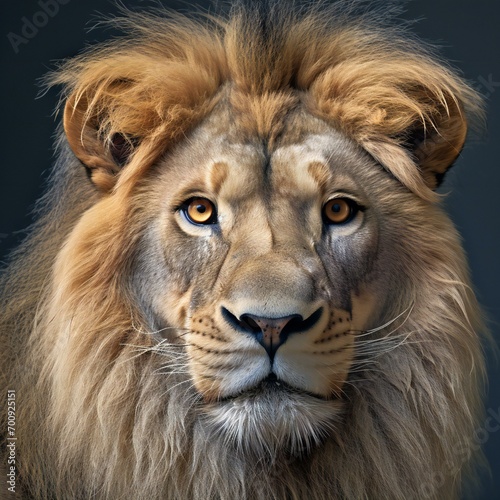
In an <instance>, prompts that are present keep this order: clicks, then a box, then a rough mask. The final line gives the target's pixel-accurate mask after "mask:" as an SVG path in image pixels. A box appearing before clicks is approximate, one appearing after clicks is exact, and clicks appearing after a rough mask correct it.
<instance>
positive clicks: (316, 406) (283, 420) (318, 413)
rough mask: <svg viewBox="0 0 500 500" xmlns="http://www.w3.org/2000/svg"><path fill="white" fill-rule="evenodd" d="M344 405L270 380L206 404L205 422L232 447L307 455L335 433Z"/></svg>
mask: <svg viewBox="0 0 500 500" xmlns="http://www.w3.org/2000/svg"><path fill="white" fill-rule="evenodd" d="M342 406H343V405H342V402H341V401H340V400H338V399H331V400H328V399H324V398H320V397H318V396H315V395H313V394H309V393H307V392H303V391H300V390H298V389H295V388H292V387H290V386H289V385H287V384H284V383H282V382H280V381H277V380H276V379H266V380H264V381H262V382H261V383H260V384H259V385H258V386H257V387H255V388H253V389H251V390H248V391H245V392H244V393H241V394H238V395H235V396H233V397H230V398H225V399H223V400H219V401H217V402H213V403H208V404H206V405H205V418H206V421H205V422H204V423H205V424H206V425H207V427H208V428H209V429H210V431H212V432H213V433H214V434H216V435H217V437H218V438H219V439H221V438H222V439H223V440H224V441H225V444H226V445H229V446H235V447H237V448H238V450H239V451H244V452H247V453H255V454H257V455H259V456H269V457H273V456H276V455H277V454H280V453H287V454H292V455H303V454H304V453H308V452H309V451H310V450H311V449H313V448H314V447H317V446H320V445H321V443H322V442H323V440H324V439H325V438H326V437H327V436H328V435H330V434H331V433H332V432H334V430H335V426H336V424H337V423H338V422H339V421H340V417H341V412H342Z"/></svg>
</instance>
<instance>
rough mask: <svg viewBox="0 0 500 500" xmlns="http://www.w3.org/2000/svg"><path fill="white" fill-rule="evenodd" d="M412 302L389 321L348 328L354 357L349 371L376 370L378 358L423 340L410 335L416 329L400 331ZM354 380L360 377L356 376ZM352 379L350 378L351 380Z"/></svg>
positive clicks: (407, 317) (412, 305)
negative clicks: (364, 327)
mask: <svg viewBox="0 0 500 500" xmlns="http://www.w3.org/2000/svg"><path fill="white" fill-rule="evenodd" d="M414 305H415V304H414V302H412V303H411V304H410V305H409V306H408V307H407V308H406V309H405V310H404V311H402V312H401V313H399V314H398V315H397V316H395V317H394V318H392V319H391V320H390V321H387V322H386V323H384V324H382V325H380V326H378V327H376V328H371V329H369V330H349V331H348V332H349V333H350V334H352V335H354V336H355V358H354V360H353V364H352V366H351V369H350V370H349V373H350V374H351V375H352V374H359V373H364V372H366V371H367V370H368V369H369V370H370V371H372V372H374V371H378V368H377V366H378V364H379V358H380V357H381V356H383V355H385V354H387V353H389V352H391V351H394V350H395V349H398V348H400V347H401V346H404V345H408V344H415V343H421V342H423V341H422V340H421V339H419V340H413V339H412V336H413V334H415V333H416V332H417V330H409V331H404V332H400V330H402V329H403V327H404V326H405V325H406V324H407V323H408V321H409V318H410V316H411V313H412V311H413V308H414ZM400 319H402V321H400V322H399V323H398V324H397V325H396V326H395V327H394V328H393V329H391V330H389V331H387V332H385V333H384V334H383V335H381V336H380V335H379V336H377V335H376V334H377V333H379V332H382V331H383V330H386V329H388V328H389V327H391V325H394V324H395V323H396V322H398V320H400ZM355 380H356V381H360V380H361V379H360V378H358V377H356V378H355ZM351 381H352V380H351Z"/></svg>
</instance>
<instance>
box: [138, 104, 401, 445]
mask: <svg viewBox="0 0 500 500" xmlns="http://www.w3.org/2000/svg"><path fill="white" fill-rule="evenodd" d="M228 117H229V118H228ZM225 120H226V121H225ZM236 121H237V120H236ZM231 122H233V123H234V122H235V118H234V117H230V114H228V113H227V112H225V113H223V112H221V111H219V112H215V113H214V114H213V115H212V116H211V117H210V118H209V119H208V120H206V121H205V123H204V124H203V125H201V126H200V127H199V128H198V129H197V130H196V131H195V132H194V133H193V134H192V136H191V137H190V138H189V139H188V140H187V141H185V142H184V143H182V144H180V145H179V146H178V147H177V148H176V149H175V150H174V151H173V152H172V153H170V154H168V155H167V156H166V157H164V158H163V159H162V160H161V161H160V162H158V164H157V166H156V168H155V169H154V172H153V173H152V175H151V176H150V180H147V181H146V183H145V185H144V186H142V187H141V189H142V190H143V191H144V192H146V191H148V192H150V193H151V196H150V198H149V200H150V201H148V208H147V211H148V215H147V216H146V217H143V219H144V220H147V221H150V222H148V225H147V227H145V228H144V232H143V237H142V240H141V242H140V244H139V246H140V248H141V250H140V251H139V252H138V253H139V254H140V257H138V260H137V263H136V272H135V274H134V278H133V283H134V286H135V289H136V290H137V293H138V295H139V297H140V299H139V301H140V303H141V304H142V307H143V309H144V311H146V313H147V314H148V315H149V322H150V323H151V324H153V325H154V328H153V330H155V331H157V332H159V334H158V337H160V336H161V337H162V340H160V342H161V341H163V342H168V343H178V344H179V345H180V346H184V347H185V350H186V353H187V358H186V359H187V365H188V371H189V375H190V377H191V378H192V381H193V384H194V387H195V388H196V391H197V392H198V393H199V394H200V395H201V396H202V399H203V401H204V404H203V408H204V412H205V414H206V415H205V416H208V420H207V421H208V422H212V423H213V424H214V425H215V426H217V428H219V429H222V430H228V431H230V432H231V433H233V431H234V433H236V434H237V435H240V436H245V435H248V434H247V431H253V433H254V435H255V434H257V435H262V441H263V442H267V443H269V441H270V439H269V438H265V437H264V436H265V434H266V432H267V433H269V435H270V436H274V438H273V439H275V438H276V435H279V436H280V438H279V439H278V441H280V440H281V438H283V439H285V438H286V439H289V438H290V437H293V439H294V440H295V441H296V442H299V441H300V440H301V439H310V438H311V437H316V436H318V435H321V434H322V433H323V432H324V431H325V430H327V429H328V428H330V427H331V426H332V423H333V422H335V420H336V419H337V418H338V414H339V411H340V409H341V407H342V404H341V396H342V392H343V386H344V384H345V383H346V380H347V378H348V374H349V371H350V368H351V366H352V363H353V359H354V357H355V356H356V347H355V343H356V337H357V335H358V334H359V333H360V332H362V331H366V330H367V329H368V328H370V327H371V326H375V325H376V324H377V323H375V322H376V321H380V320H381V318H382V317H383V314H382V310H383V309H384V300H386V297H384V296H383V295H382V294H379V293H377V290H378V289H380V288H381V287H383V286H384V274H383V273H381V272H380V269H379V268H380V261H381V260H383V253H384V252H383V249H381V248H380V242H379V234H380V231H381V227H380V224H379V222H378V217H379V216H378V213H379V212H380V211H383V210H384V207H383V206H380V205H381V203H380V201H382V202H383V197H382V195H381V192H382V191H383V189H384V187H385V186H386V185H387V184H388V183H390V182H391V179H390V177H389V175H388V174H387V173H386V172H384V171H383V170H382V169H381V168H380V167H378V166H377V165H376V164H375V162H374V161H373V160H371V159H370V158H369V157H368V155H367V154H366V153H364V152H363V151H362V150H361V148H359V147H358V146H356V145H355V144H354V143H353V142H352V141H350V140H348V139H347V138H346V137H344V136H343V135H342V134H341V133H339V132H337V131H335V130H333V129H332V128H331V127H329V126H327V125H326V124H324V123H322V122H321V121H320V120H318V119H315V118H313V117H312V116H310V115H307V113H305V112H303V111H300V112H299V111H297V112H296V113H295V115H293V117H291V118H290V128H289V129H287V128H285V131H284V133H283V135H282V137H281V138H280V139H279V141H277V143H276V144H275V145H274V147H273V148H272V149H269V150H266V149H265V148H264V147H263V146H262V143H260V142H259V141H248V140H244V138H242V134H241V131H240V130H238V125H237V124H236V125H233V126H231ZM375 184H378V187H377V188H376V189H374V188H373V187H372V186H371V185H375ZM401 191H404V190H403V189H402V190H401ZM377 197H379V198H380V200H378V199H377ZM406 197H407V198H408V194H406ZM404 198H405V196H404V195H402V196H401V201H404ZM392 203H394V201H392ZM332 207H333V208H332ZM389 208H390V205H389ZM385 230H386V231H387V232H389V233H390V230H391V228H390V223H386V226H385ZM277 422H280V423H279V425H278V424H277ZM277 427H279V429H280V431H279V432H276V428H277ZM235 429H237V430H235ZM257 441H258V440H257ZM271 441H272V439H271ZM281 444H282V443H281Z"/></svg>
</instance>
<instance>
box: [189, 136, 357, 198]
mask: <svg viewBox="0 0 500 500" xmlns="http://www.w3.org/2000/svg"><path fill="white" fill-rule="evenodd" d="M204 139H205V141H207V143H208V147H207V148H205V149H204V154H203V156H202V157H201V158H200V162H199V163H200V164H199V165H198V167H199V172H200V173H201V174H202V179H200V180H202V182H203V184H204V185H205V186H206V187H207V189H208V191H209V192H212V193H214V194H215V195H216V196H220V197H221V198H229V199H233V200H234V199H241V198H246V197H248V196H250V195H259V194H262V193H263V191H266V192H268V193H269V191H270V190H271V192H272V193H273V194H284V195H287V196H289V195H291V194H295V195H300V196H301V197H315V196H317V195H318V193H320V192H321V188H323V187H324V186H325V185H326V184H329V183H332V182H334V181H335V180H337V179H339V178H343V179H346V174H347V177H351V182H353V181H352V177H353V176H352V173H353V172H352V170H353V166H356V165H357V164H359V163H360V161H358V162H356V158H357V157H359V152H358V151H356V147H355V146H354V145H353V144H352V143H351V141H350V140H349V139H347V138H346V137H344V136H343V135H342V134H340V133H338V132H336V131H334V130H330V131H328V133H312V134H308V135H306V136H304V137H302V138H301V140H300V141H294V142H292V141H287V140H286V137H285V138H284V140H283V141H282V144H279V145H277V146H276V147H275V148H273V149H272V150H268V147H267V146H268V145H266V144H262V143H261V142H255V143H251V144H245V143H240V142H237V141H234V139H231V140H230V139H229V138H228V136H227V135H219V136H216V137H211V136H210V134H204ZM347 167H350V168H347ZM350 170H351V172H350ZM348 174H351V175H348Z"/></svg>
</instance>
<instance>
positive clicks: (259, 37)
mask: <svg viewBox="0 0 500 500" xmlns="http://www.w3.org/2000/svg"><path fill="white" fill-rule="evenodd" d="M372 4H373V2H372ZM249 5H250V6H244V5H238V4H237V5H236V6H234V7H233V8H232V10H231V12H230V14H229V16H226V17H213V16H201V17H199V18H198V19H196V18H194V19H193V18H187V17H184V16H181V15H178V14H172V15H170V16H165V13H160V12H156V14H148V13H133V14H130V15H127V16H124V17H118V18H115V19H113V20H111V21H110V22H111V24H112V25H114V26H116V27H118V28H119V29H121V30H122V31H123V32H124V33H125V35H124V36H123V37H122V38H119V39H116V40H113V41H111V42H109V43H107V44H103V45H101V46H98V47H97V48H95V49H92V50H89V51H88V52H86V53H85V54H83V55H82V56H80V57H77V58H75V59H71V60H70V61H69V62H67V63H66V64H63V65H62V66H61V68H60V69H59V71H57V72H55V73H53V74H51V75H49V76H48V78H47V84H48V85H53V84H62V85H64V97H65V98H69V101H68V102H69V107H70V109H71V111H72V113H76V114H77V115H81V120H82V121H83V122H84V123H88V124H89V125H90V127H87V128H86V135H85V134H83V133H82V143H84V144H85V142H86V141H87V144H88V149H90V152H89V151H86V154H87V155H88V156H92V149H93V148H94V146H93V145H92V142H93V141H95V140H96V136H97V137H98V138H99V139H107V141H108V143H109V142H110V141H111V138H112V137H113V135H114V134H115V133H121V134H123V135H125V136H126V137H127V138H130V139H134V140H142V141H144V142H147V144H148V147H150V148H153V149H154V150H155V148H156V150H157V149H161V148H167V147H169V145H171V144H172V143H173V142H175V141H176V140H178V139H179V138H180V137H182V136H183V135H184V134H186V132H187V130H189V129H190V128H191V127H192V126H193V125H194V124H196V123H198V122H199V121H200V119H201V118H202V117H203V116H205V115H206V114H207V113H208V112H209V111H210V110H211V109H212V108H213V106H214V105H215V104H216V102H217V100H218V99H219V98H220V95H221V94H220V89H221V88H222V87H223V86H231V88H232V93H231V95H232V104H233V107H234V109H235V111H237V112H240V113H241V114H242V115H244V116H245V117H246V118H245V121H246V125H247V127H248V128H249V129H250V131H251V132H252V133H255V132H257V133H258V134H259V135H261V136H264V137H266V138H267V139H268V140H272V138H273V136H275V135H277V134H279V131H280V125H281V123H282V119H283V117H284V116H285V115H286V113H287V111H289V110H290V108H293V106H294V105H295V104H296V103H297V100H298V99H299V97H300V98H301V100H302V101H303V102H305V104H306V105H307V107H308V108H309V109H310V110H311V111H312V112H313V113H314V114H316V115H317V116H320V117H321V118H323V119H325V120H326V121H328V122H329V123H331V124H333V125H334V126H335V127H338V128H340V129H341V130H343V131H344V132H346V133H347V134H348V135H349V136H350V137H352V138H354V139H355V140H356V141H357V142H358V143H360V144H361V145H362V146H363V147H364V148H365V149H366V150H367V151H368V152H369V153H370V154H372V156H374V157H375V159H377V160H378V161H380V162H381V163H382V164H383V165H384V166H385V167H386V168H387V169H388V170H389V171H391V173H392V174H394V175H395V176H396V177H397V178H398V179H399V180H401V181H402V182H403V183H404V184H406V185H407V186H408V187H409V188H410V189H412V190H413V191H415V192H417V193H418V194H420V195H421V196H422V197H424V198H425V197H426V198H432V197H433V195H432V193H431V192H430V190H429V189H426V186H425V184H424V183H423V182H422V177H421V176H420V175H419V173H418V171H417V169H416V168H415V160H418V159H420V158H421V157H424V158H425V160H426V161H427V163H428V166H429V168H430V169H431V170H432V171H433V173H434V174H437V175H438V176H439V175H441V176H442V175H443V174H444V170H445V169H446V168H447V167H448V166H449V165H450V164H451V163H452V162H453V160H454V159H455V158H456V156H457V155H458V154H459V152H460V148H461V144H462V143H463V140H464V137H465V128H464V124H465V123H466V117H467V120H469V121H473V122H478V121H480V120H481V115H482V111H481V101H480V99H479V97H478V95H477V94H476V93H475V91H473V90H472V89H471V88H470V87H469V86H468V85H467V84H466V83H465V82H464V81H463V80H462V79H461V78H459V77H457V76H456V74H455V73H454V72H453V71H452V70H450V69H449V68H448V67H447V66H446V65H445V64H444V63H443V62H442V61H441V60H440V59H439V58H438V57H437V56H436V55H435V54H434V53H433V51H432V49H431V48H429V47H426V46H425V45H424V44H423V43H422V42H421V41H417V40H414V38H413V37H412V36H411V35H410V34H409V33H408V32H407V30H406V29H405V28H404V25H403V26H402V25H401V22H400V23H399V25H397V26H396V25H395V24H393V23H391V20H392V18H393V17H394V16H395V14H397V13H398V11H399V9H398V8H396V7H392V8H391V7H387V5H385V4H383V5H382V4H379V6H378V8H377V6H376V5H377V4H375V6H373V5H372V6H371V7H368V6H367V3H366V2H364V1H350V2H349V1H348V2H336V3H334V4H333V5H327V4H325V3H322V2H319V3H317V4H316V5H315V6H310V7H309V8H302V9H301V8H298V7H295V8H294V7H293V6H292V5H290V4H288V2H255V3H252V2H249ZM165 75H168V78H165ZM68 115H69V114H68ZM74 122H75V123H76V124H77V125H81V122H80V121H78V120H74ZM80 128H81V127H80ZM426 140H427V141H428V142H429V143H430V145H431V146H432V152H430V148H428V149H429V151H425V147H424V148H423V149H424V151H420V154H418V155H415V154H413V153H414V151H413V150H412V148H404V147H403V148H401V147H400V146H408V145H415V142H418V144H421V143H422V142H425V141H426ZM437 142H442V143H443V146H442V147H438V148H436V147H435V145H436V143H437ZM160 143H161V145H159V144H160ZM443 157H444V158H443ZM443 160H444V162H443ZM94 161H97V160H95V159H94ZM89 163H92V160H91V159H90V158H89ZM147 163H148V162H146V164H147ZM143 164H145V162H143ZM443 165H444V166H443ZM144 168H147V165H146V166H145V167H144ZM423 170H424V180H425V178H426V175H425V171H426V169H423ZM427 180H428V181H429V182H428V184H430V187H431V188H432V187H435V186H434V184H433V182H432V181H430V180H429V179H427ZM124 182H126V181H125V180H124Z"/></svg>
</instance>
